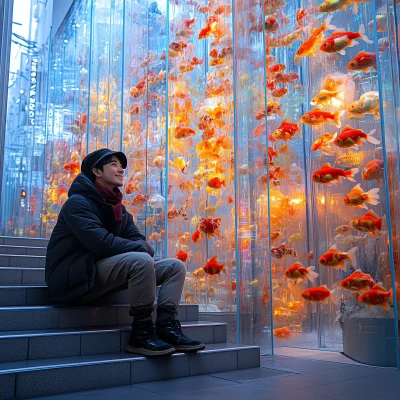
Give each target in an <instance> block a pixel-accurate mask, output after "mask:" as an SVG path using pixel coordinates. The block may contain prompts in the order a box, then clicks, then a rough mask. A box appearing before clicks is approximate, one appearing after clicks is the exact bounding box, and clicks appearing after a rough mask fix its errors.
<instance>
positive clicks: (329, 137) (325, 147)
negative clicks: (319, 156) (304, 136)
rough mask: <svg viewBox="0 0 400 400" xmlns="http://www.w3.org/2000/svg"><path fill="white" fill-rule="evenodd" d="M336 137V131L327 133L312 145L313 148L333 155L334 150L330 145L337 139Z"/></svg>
mask: <svg viewBox="0 0 400 400" xmlns="http://www.w3.org/2000/svg"><path fill="white" fill-rule="evenodd" d="M335 137H336V133H325V134H324V135H322V136H320V137H319V138H318V139H317V140H316V141H315V142H314V143H313V144H312V145H311V150H312V151H318V150H321V152H322V153H324V154H328V155H332V154H333V153H334V151H333V150H332V148H331V146H329V145H330V144H331V143H332V142H333V141H334V140H335Z"/></svg>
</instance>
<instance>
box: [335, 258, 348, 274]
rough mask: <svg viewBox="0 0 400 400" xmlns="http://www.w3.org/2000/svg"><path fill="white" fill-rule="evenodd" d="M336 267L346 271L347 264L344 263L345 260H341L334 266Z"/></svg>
mask: <svg viewBox="0 0 400 400" xmlns="http://www.w3.org/2000/svg"><path fill="white" fill-rule="evenodd" d="M336 269H341V270H342V271H344V272H346V271H347V266H346V263H345V260H342V261H341V262H340V263H339V264H338V265H337V267H336Z"/></svg>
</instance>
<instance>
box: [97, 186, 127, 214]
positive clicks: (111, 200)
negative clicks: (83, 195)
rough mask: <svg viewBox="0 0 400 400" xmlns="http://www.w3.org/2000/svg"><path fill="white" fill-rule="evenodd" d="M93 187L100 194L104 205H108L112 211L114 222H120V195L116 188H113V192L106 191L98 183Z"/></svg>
mask: <svg viewBox="0 0 400 400" xmlns="http://www.w3.org/2000/svg"><path fill="white" fill-rule="evenodd" d="M94 186H95V187H96V189H97V190H98V191H99V192H100V195H101V197H102V198H103V200H104V202H105V203H106V204H110V205H111V206H112V208H113V211H114V218H115V220H116V221H122V197H123V195H122V193H121V192H120V190H119V189H118V188H114V189H113V190H110V189H107V188H105V187H104V186H102V185H100V183H97V182H95V183H94Z"/></svg>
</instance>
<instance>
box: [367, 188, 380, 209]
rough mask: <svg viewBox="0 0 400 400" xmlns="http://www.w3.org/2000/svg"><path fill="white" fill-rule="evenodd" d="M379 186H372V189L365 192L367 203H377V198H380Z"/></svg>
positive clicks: (374, 204)
mask: <svg viewBox="0 0 400 400" xmlns="http://www.w3.org/2000/svg"><path fill="white" fill-rule="evenodd" d="M379 190H380V189H379V188H374V189H371V190H369V191H368V192H367V193H366V195H367V198H366V199H365V201H366V202H368V203H369V204H372V205H373V206H376V205H377V204H378V203H379V201H378V200H379V199H380V197H379V194H378V193H379Z"/></svg>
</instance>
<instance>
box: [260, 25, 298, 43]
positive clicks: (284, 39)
mask: <svg viewBox="0 0 400 400" xmlns="http://www.w3.org/2000/svg"><path fill="white" fill-rule="evenodd" d="M302 33H303V28H299V29H295V30H294V31H292V32H289V33H286V34H283V35H277V36H276V37H268V38H266V44H267V48H269V47H286V46H287V47H291V45H292V43H293V42H295V41H296V40H299V37H300V36H301V34H302Z"/></svg>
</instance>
